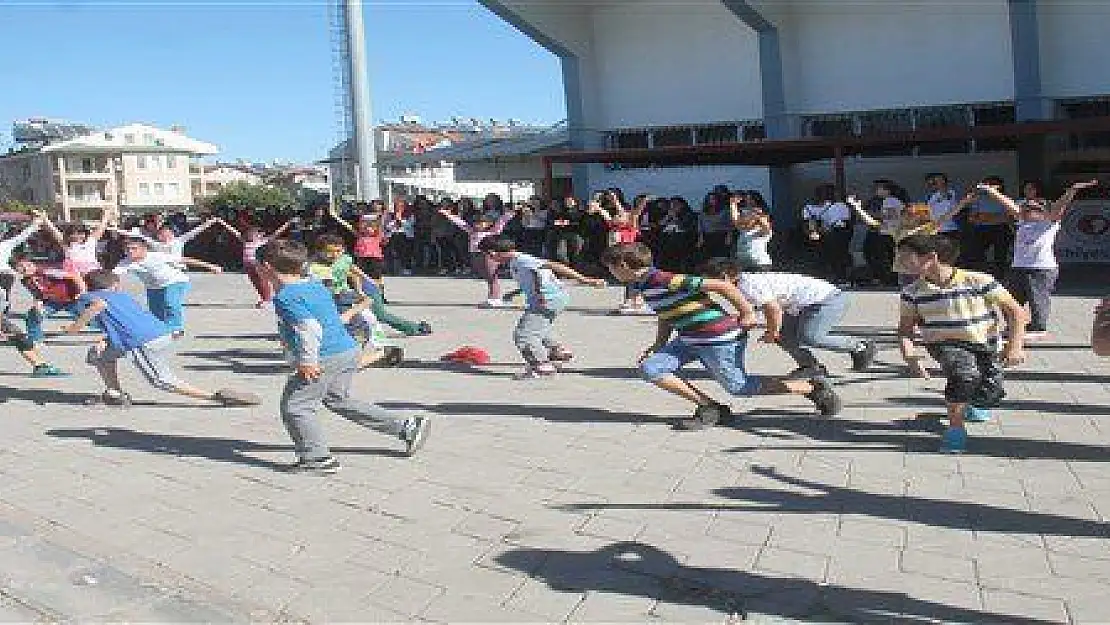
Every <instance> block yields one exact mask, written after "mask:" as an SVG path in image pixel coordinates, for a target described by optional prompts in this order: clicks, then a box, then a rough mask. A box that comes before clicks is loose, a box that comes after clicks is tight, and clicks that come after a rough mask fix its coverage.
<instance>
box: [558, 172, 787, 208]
mask: <svg viewBox="0 0 1110 625" xmlns="http://www.w3.org/2000/svg"><path fill="white" fill-rule="evenodd" d="M590 184H591V185H592V186H593V188H592V189H576V190H575V194H576V195H577V196H579V197H586V195H587V193H589V192H592V191H595V190H597V189H604V188H608V187H618V188H619V189H620V190H621V191H623V192H624V194H625V196H626V197H627V198H629V199H630V200H631V198H632V197H633V196H635V195H637V194H640V193H650V194H652V195H658V196H668V197H670V196H675V195H681V196H682V197H684V198H686V199H687V201H689V202H690V205H691V206H694V207H695V208H697V207H700V206H701V202H702V199H703V198H704V197H705V194H706V193H708V192H709V191H710V189H712V188H713V187H715V186H717V185H719V184H724V185H728V186H729V188H732V189H756V190H758V191H759V192H760V193H762V194H763V195H764V197H767V198H770V197H771V195H770V193H771V184H770V180H769V179H768V173H767V169H766V168H764V167H732V166H704V167H685V168H659V169H623V170H618V171H607V170H606V169H605V168H604V167H602V166H592V167H591V169H590Z"/></svg>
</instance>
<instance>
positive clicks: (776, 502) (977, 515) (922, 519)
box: [564, 467, 1110, 538]
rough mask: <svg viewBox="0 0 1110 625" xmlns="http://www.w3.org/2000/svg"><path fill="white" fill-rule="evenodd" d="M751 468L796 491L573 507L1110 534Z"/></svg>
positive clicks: (1048, 518) (1097, 527) (1074, 522)
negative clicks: (710, 500)
mask: <svg viewBox="0 0 1110 625" xmlns="http://www.w3.org/2000/svg"><path fill="white" fill-rule="evenodd" d="M751 470H752V472H753V473H756V474H758V475H761V476H763V477H767V478H771V479H774V480H776V481H778V482H780V483H782V484H783V485H785V486H790V487H793V488H795V489H797V488H804V489H806V490H808V491H812V492H811V493H803V492H798V491H797V490H790V491H784V490H775V489H771V488H754V487H739V486H737V487H727V488H717V489H714V490H713V494H714V495H716V496H718V497H724V498H727V499H733V500H737V501H740V502H744V503H737V504H702V503H693V504H686V503H649V504H606V503H590V504H572V505H568V506H564V508H566V509H568V510H574V511H583V510H608V509H618V510H629V509H631V510H699V511H700V510H718V511H728V512H745V511H758V512H760V513H764V514H774V513H787V514H864V515H867V516H871V517H875V518H883V519H890V520H894V521H906V522H911V523H919V524H922V525H931V526H934V527H947V528H953V529H961V530H969V529H974V530H977V531H981V532H1004V533H1008V534H1030V535H1042V536H1070V537H1077V538H1078V537H1093V538H1110V524H1108V523H1104V522H1101V521H1090V520H1086V519H1077V518H1073V517H1066V516H1060V515H1056V514H1049V513H1045V512H1030V511H1026V510H1015V509H1013V508H1002V507H998V506H992V505H988V504H980V503H969V502H963V501H950V500H945V499H931V498H927V497H914V496H910V495H888V494H884V493H870V492H867V491H862V490H856V489H853V488H845V487H840V486H832V485H829V484H823V483H821V482H815V481H812V480H806V479H802V478H798V477H791V476H787V475H783V474H781V473H779V472H777V471H776V470H774V469H771V468H767V467H752V469H751Z"/></svg>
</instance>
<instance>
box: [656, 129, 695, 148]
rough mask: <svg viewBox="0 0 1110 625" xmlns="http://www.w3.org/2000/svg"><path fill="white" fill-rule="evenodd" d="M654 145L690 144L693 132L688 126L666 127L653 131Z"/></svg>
mask: <svg viewBox="0 0 1110 625" xmlns="http://www.w3.org/2000/svg"><path fill="white" fill-rule="evenodd" d="M654 139H655V141H654V143H655V147H668V146H677V145H690V143H691V142H692V141H693V139H694V137H693V133H692V132H690V129H689V128H667V129H665V130H656V131H655V137H654Z"/></svg>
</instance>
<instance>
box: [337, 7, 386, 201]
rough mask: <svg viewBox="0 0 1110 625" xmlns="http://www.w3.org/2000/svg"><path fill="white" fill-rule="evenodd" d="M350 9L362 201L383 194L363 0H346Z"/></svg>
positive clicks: (353, 99)
mask: <svg viewBox="0 0 1110 625" xmlns="http://www.w3.org/2000/svg"><path fill="white" fill-rule="evenodd" d="M344 4H345V5H346V7H345V9H346V12H347V47H348V50H349V58H348V62H349V64H350V68H349V71H350V79H351V84H350V90H351V93H350V98H351V111H352V115H353V116H354V124H353V127H354V137H353V139H354V141H355V150H356V154H357V158H358V163H359V165H360V167H359V169H358V187H357V188H358V193H357V195H356V197H357V199H359V200H366V201H369V200H374V199H377V198H378V197H379V195H380V192H379V188H378V187H379V185H378V153H377V148H376V146H375V145H374V144H375V140H374V139H375V137H374V128H373V122H372V120H371V112H370V81H369V79H368V78H367V74H366V27H365V24H364V22H363V19H362V0H344Z"/></svg>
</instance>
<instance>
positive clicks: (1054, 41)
mask: <svg viewBox="0 0 1110 625" xmlns="http://www.w3.org/2000/svg"><path fill="white" fill-rule="evenodd" d="M1038 16H1039V19H1040V26H1041V80H1042V82H1043V84H1044V93H1045V96H1047V97H1068V96H1086V95H1102V94H1110V71H1108V70H1107V68H1106V60H1107V58H1110V36H1108V35H1107V24H1110V2H1108V1H1098V0H1050V1H1042V2H1041V3H1040V5H1039V7H1038Z"/></svg>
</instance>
